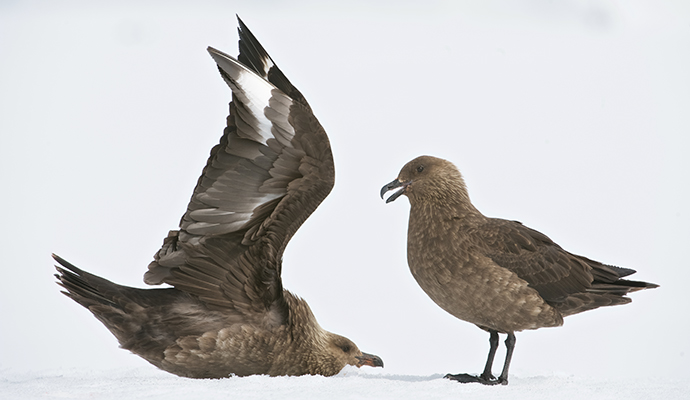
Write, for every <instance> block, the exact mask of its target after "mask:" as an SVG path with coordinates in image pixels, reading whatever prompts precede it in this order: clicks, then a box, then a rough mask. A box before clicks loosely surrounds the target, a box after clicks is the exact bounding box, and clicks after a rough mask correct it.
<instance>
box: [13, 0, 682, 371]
mask: <svg viewBox="0 0 690 400" xmlns="http://www.w3.org/2000/svg"><path fill="white" fill-rule="evenodd" d="M245 3H246V4H245ZM190 4H191V3H190ZM193 4H194V5H193V6H191V5H186V4H185V3H181V2H147V3H146V5H140V4H139V2H135V1H119V2H108V3H106V2H102V3H95V5H94V3H93V2H79V1H64V2H48V1H2V2H0V184H1V185H2V186H1V188H2V196H1V197H0V209H2V210H3V214H4V215H3V219H2V220H3V224H2V231H1V233H0V250H2V253H1V254H2V266H1V267H0V268H2V270H1V271H2V280H1V281H0V315H1V316H2V318H1V319H0V375H1V374H3V373H5V374H10V371H11V374H16V373H28V374H29V375H30V376H33V375H31V374H39V375H40V374H41V372H40V371H56V370H57V371H61V370H64V369H76V371H79V370H83V371H99V370H110V369H112V368H116V369H117V368H122V369H124V370H135V369H138V368H143V370H145V371H148V370H149V369H155V368H154V367H152V366H150V365H149V364H148V363H146V362H145V361H143V360H142V359H140V358H138V357H136V356H134V355H131V354H129V353H128V352H126V351H124V350H120V349H118V348H117V341H116V340H115V338H114V337H113V336H112V335H111V334H110V333H109V332H108V331H107V329H105V327H103V326H102V325H101V324H100V322H98V321H97V320H96V319H95V318H94V317H93V316H92V315H91V314H90V313H89V312H87V311H86V310H84V309H83V308H82V307H80V306H79V305H77V304H76V303H74V302H72V301H71V300H69V299H67V298H66V297H64V296H62V295H61V294H60V293H59V288H58V286H57V285H56V284H55V283H54V278H53V276H52V274H53V272H54V270H53V262H52V259H51V258H50V254H51V253H52V252H55V253H57V254H59V255H61V256H62V257H64V258H66V259H67V260H69V261H71V262H72V263H74V264H76V265H77V266H79V267H81V268H83V269H85V270H87V271H90V272H93V273H96V274H98V275H101V276H103V277H105V278H108V279H110V280H113V281H114V282H117V283H120V284H126V285H130V286H137V287H144V284H143V283H142V276H143V273H144V272H145V270H146V266H147V265H148V263H149V262H150V261H151V259H152V255H153V254H154V253H155V252H156V251H157V250H158V249H159V247H160V245H161V244H162V241H163V238H164V237H165V236H166V234H167V231H168V230H170V229H176V228H177V224H178V222H179V218H180V217H181V216H182V214H183V212H184V210H185V209H186V206H187V202H188V200H189V196H190V195H191V192H192V189H193V187H194V185H195V183H196V180H197V178H198V176H199V174H200V172H201V169H202V167H203V166H204V165H205V162H206V159H207V157H208V153H209V151H210V149H211V147H212V146H213V145H215V144H216V143H217V141H218V138H219V137H220V135H221V133H222V129H223V127H224V126H225V117H226V115H227V109H228V105H227V103H228V101H229V100H230V90H229V89H228V88H227V86H226V85H225V83H224V82H223V81H222V79H221V78H220V76H219V74H218V72H217V69H216V66H215V63H214V62H213V61H212V59H211V58H210V56H209V55H208V54H207V52H206V47H207V46H209V45H210V46H214V47H216V48H218V49H220V50H222V51H225V52H227V53H229V54H232V55H236V54H237V34H236V26H237V23H236V21H235V16H234V14H235V13H237V14H239V15H240V16H241V17H242V18H243V20H244V22H245V23H246V24H247V25H248V26H249V28H250V29H251V30H252V32H253V33H254V34H255V35H256V36H257V38H258V39H259V40H260V42H261V43H262V44H263V45H264V47H265V48H266V49H267V51H268V52H269V54H271V56H272V57H273V59H274V61H275V62H276V63H277V64H278V65H279V67H280V68H281V69H282V70H283V72H284V73H285V74H286V75H287V76H288V78H289V79H290V80H291V81H292V83H293V84H294V85H295V86H296V87H298V88H299V89H300V90H301V92H302V93H303V94H304V95H305V97H306V98H307V100H308V101H309V102H310V104H311V106H312V108H313V110H314V112H315V113H316V115H317V117H318V118H319V120H320V121H321V123H322V125H323V126H324V127H325V128H326V130H327V132H328V133H329V136H330V140H331V144H332V146H333V152H334V157H335V163H336V186H335V188H334V190H333V192H332V193H331V195H330V196H329V197H328V198H327V199H326V200H325V201H324V203H323V204H322V206H321V207H320V208H319V209H318V210H317V211H316V212H315V213H314V214H313V215H312V217H311V218H310V219H309V220H308V221H307V222H306V223H305V224H304V225H303V227H302V228H301V229H300V231H299V232H298V233H297V235H296V236H295V237H294V239H293V240H292V242H291V243H290V245H289V246H288V249H287V251H286V254H285V257H284V265H283V281H284V285H285V287H286V288H287V289H289V290H291V291H292V292H293V293H296V294H297V295H299V296H302V297H304V298H305V299H306V300H307V301H308V302H309V304H310V305H311V307H312V310H313V311H314V314H315V315H316V317H317V319H318V320H319V322H320V324H321V325H322V326H323V327H324V328H326V329H328V330H331V331H333V332H336V333H339V334H343V335H345V336H347V337H349V338H350V339H352V340H353V341H355V342H356V343H357V344H358V346H359V347H360V348H361V349H362V350H364V351H366V352H370V353H374V354H377V355H379V356H381V357H382V358H383V360H384V361H385V364H386V367H385V369H384V370H383V373H386V374H403V375H406V376H422V377H429V376H435V374H445V373H447V372H453V373H457V372H480V371H481V369H482V367H483V364H484V360H485V357H486V353H487V351H488V335H487V334H486V333H485V332H483V331H481V330H479V329H477V328H476V327H475V326H473V325H471V324H468V323H466V322H462V321H459V320H457V319H455V318H453V317H452V316H450V315H448V314H446V313H445V312H444V311H442V310H441V309H440V308H438V307H437V306H436V305H435V304H434V303H433V302H432V301H431V300H429V299H428V298H427V297H426V295H425V294H424V293H423V292H422V291H421V289H420V288H419V287H418V286H417V284H416V283H415V282H414V280H413V278H412V276H411V275H410V273H409V271H408V269H407V263H406V255H405V249H406V247H405V246H406V245H405V242H406V229H407V217H408V209H409V205H408V203H407V201H406V199H400V200H398V201H396V202H394V203H392V204H388V205H385V204H384V202H383V201H382V200H381V199H380V198H379V197H378V193H379V190H380V188H381V186H382V185H384V184H385V183H387V182H390V181H391V180H392V179H393V178H395V177H396V176H397V173H398V171H399V169H400V167H401V166H402V165H403V164H404V163H405V162H407V161H408V160H410V159H412V158H414V157H416V156H418V155H421V154H429V155H435V156H439V157H443V158H446V159H449V160H451V161H453V162H454V163H455V164H456V165H457V166H458V167H459V169H460V171H462V172H463V174H464V176H465V179H466V182H467V185H468V188H469V192H470V196H471V198H472V200H473V202H474V204H475V206H477V208H478V209H480V210H481V211H482V212H483V213H484V214H486V215H488V216H494V217H501V218H506V219H515V220H519V221H521V222H523V223H524V224H525V225H527V226H530V227H532V228H534V229H537V230H539V231H541V232H543V233H546V234H547V235H549V236H550V237H551V238H552V239H553V240H554V241H556V242H557V243H559V244H560V245H561V246H563V247H564V248H565V249H566V250H569V251H571V252H573V253H576V254H582V255H585V256H587V257H590V258H593V259H596V260H599V261H602V262H605V263H610V264H615V265H620V266H624V267H628V268H633V269H636V270H638V273H637V274H636V275H635V276H634V277H633V278H637V279H640V280H645V281H650V282H655V283H658V284H660V285H661V287H660V288H659V289H655V290H648V291H644V292H639V293H635V294H633V295H632V297H633V303H632V304H629V305H626V306H622V307H611V308H606V309H599V310H595V311H592V312H587V313H584V314H580V315H576V316H572V317H569V318H567V319H566V322H565V325H564V327H562V328H557V329H542V330H538V331H526V332H522V333H518V335H517V345H516V352H515V356H514V358H513V364H512V369H511V372H512V374H513V376H516V377H518V378H522V379H529V378H530V377H536V376H541V375H548V376H551V375H553V374H557V375H558V376H561V375H563V376H575V377H577V378H578V379H584V378H585V377H597V379H600V380H601V379H604V380H605V379H612V380H616V379H619V380H620V379H633V380H634V379H636V378H643V377H646V378H649V377H652V378H654V377H673V376H682V377H687V376H688V374H689V373H690V367H689V366H688V357H690V352H689V344H688V341H687V338H686V335H687V332H688V331H689V330H690V311H688V306H689V305H690V300H688V296H687V295H686V293H685V292H686V290H687V289H686V286H687V282H688V280H689V279H690V273H689V272H688V271H689V269H688V261H687V256H686V254H687V249H688V243H690V230H689V229H688V226H689V225H690V213H689V212H688V210H687V208H686V207H687V205H688V204H690V188H689V184H690V161H689V157H688V154H687V153H688V151H689V150H690V73H689V72H688V71H690V5H688V3H686V2H684V1H680V0H679V1H654V2H652V1H642V0H632V1H625V2H622V1H621V2H617V1H584V0H570V1H559V2H551V1H545V0H520V1H499V0H492V1H484V2H470V1H457V2H443V1H425V2H419V3H417V2H404V1H403V2H401V1H388V2H380V3H376V4H377V5H372V4H368V2H357V1H355V2H347V3H346V5H342V6H334V5H325V3H323V2H319V1H313V2H309V1H302V2H297V3H294V2H283V1H252V2H231V1H198V2H194V3H193ZM502 356H503V353H499V355H498V356H497V357H498V358H497V366H496V370H497V371H498V370H499V367H500V365H501V364H502ZM3 371H4V372H3ZM371 371H372V370H367V371H364V370H363V371H361V373H374V372H371ZM375 373H378V372H375ZM8 376H9V375H8ZM13 376H14V375H13ZM156 376H158V375H156ZM685 379H687V378H685ZM686 383H687V381H686Z"/></svg>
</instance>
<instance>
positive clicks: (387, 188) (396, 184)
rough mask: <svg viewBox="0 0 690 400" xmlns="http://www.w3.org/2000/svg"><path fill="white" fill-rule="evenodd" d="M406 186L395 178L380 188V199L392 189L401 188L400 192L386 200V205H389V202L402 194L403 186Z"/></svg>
mask: <svg viewBox="0 0 690 400" xmlns="http://www.w3.org/2000/svg"><path fill="white" fill-rule="evenodd" d="M406 185H407V184H406V183H403V182H400V181H399V180H398V179H397V178H396V179H393V181H392V182H390V183H387V184H385V185H383V187H382V188H381V199H383V195H384V194H386V192H389V191H391V190H393V189H397V188H399V187H403V189H402V190H399V191H397V192H395V193H393V194H392V195H391V196H390V197H389V198H388V199H386V204H388V203H390V202H391V201H394V200H395V199H397V198H398V197H400V195H401V194H403V192H404V189H405V188H404V186H406Z"/></svg>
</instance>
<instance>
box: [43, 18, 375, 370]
mask: <svg viewBox="0 0 690 400" xmlns="http://www.w3.org/2000/svg"><path fill="white" fill-rule="evenodd" d="M239 24H240V29H239V35H240V55H239V57H238V60H235V59H233V58H232V57H230V56H228V55H226V54H223V53H221V52H219V51H217V50H215V49H212V48H209V52H210V53H211V56H212V57H213V58H214V60H215V61H216V63H217V64H218V67H219V71H220V73H221V76H222V77H223V79H224V80H225V81H226V83H227V84H228V85H229V86H230V88H231V89H232V92H233V100H232V103H230V115H229V116H228V119H227V127H226V128H225V131H224V132H223V136H222V137H221V139H220V144H219V145H217V146H215V147H214V148H213V149H212V150H211V156H210V158H209V160H208V163H207V165H206V167H205V168H204V170H203V172H202V175H201V177H200V178H199V181H198V183H197V186H196V188H195V189H194V194H193V195H192V198H191V200H190V202H189V206H188V208H187V212H186V213H185V214H184V216H183V217H182V220H181V222H180V229H179V230H177V231H171V232H170V233H169V235H168V237H167V238H166V239H165V240H164V242H163V246H162V248H161V249H160V250H159V251H158V252H157V253H156V255H155V256H154V261H153V262H152V263H151V264H150V265H149V268H148V272H146V274H145V276H144V280H145V282H146V283H148V284H153V285H156V284H161V283H167V284H169V285H171V286H173V287H172V288H167V289H135V288H131V287H126V286H120V285H117V284H114V283H112V282H110V281H107V280H105V279H103V278H100V277H98V276H95V275H92V274H89V273H87V272H84V271H82V270H80V269H79V268H77V267H75V266H73V265H72V264H70V263H68V262H67V261H65V260H63V259H62V258H60V257H58V256H55V255H54V256H53V257H54V258H55V260H56V261H57V262H58V263H59V264H60V265H61V266H60V267H57V270H58V272H59V275H56V276H57V278H58V279H59V284H60V285H61V286H63V287H64V288H65V289H66V290H67V291H66V292H64V293H65V294H66V295H67V296H69V297H70V298H72V299H73V300H74V301H76V302H78V303H79V304H81V305H82V306H84V307H86V308H87V309H89V311H91V312H92V313H93V314H94V315H95V316H96V318H98V319H99V320H100V321H101V322H102V323H103V324H104V325H105V326H106V327H107V328H108V329H109V330H110V331H111V332H112V333H113V334H114V335H115V337H116V338H117V339H118V341H119V342H120V345H121V347H123V348H125V349H127V350H130V351H131V352H133V353H135V354H137V355H139V356H141V357H143V358H144V359H146V360H147V361H149V362H150V363H151V364H153V365H155V366H157V367H158V368H161V369H163V370H165V371H168V372H171V373H173V374H177V375H180V376H187V377H192V378H221V377H227V376H230V375H233V374H234V375H239V376H245V375H252V374H265V375H271V376H275V375H304V374H320V375H326V376H329V375H334V374H337V373H338V372H339V371H340V370H341V369H342V368H343V367H344V366H345V365H347V364H350V365H356V366H362V365H370V366H383V362H382V361H381V359H380V358H378V357H376V356H373V355H370V354H366V353H362V352H361V351H360V350H359V349H358V348H357V346H356V345H355V344H354V343H353V342H352V341H350V340H349V339H347V338H345V337H343V336H340V335H336V334H333V333H331V332H328V331H326V330H324V329H322V328H321V327H320V326H319V324H318V323H317V322H316V319H315V318H314V315H313V314H312V312H311V310H310V309H309V306H308V305H307V303H306V302H305V301H304V300H302V299H300V298H299V297H297V296H294V295H293V294H291V293H290V292H288V291H287V290H284V289H283V286H282V282H281V277H280V275H281V263H282V256H283V252H284V250H285V247H286V246H287V243H288V241H289V240H290V238H291V237H292V236H293V234H294V233H295V232H296V231H297V229H298V228H299V227H300V225H302V223H303V222H304V221H305V220H306V219H307V217H308V216H309V215H310V214H311V213H312V212H313V211H314V210H315V209H316V207H317V206H318V205H319V204H320V203H321V201H322V200H323V199H324V198H325V197H326V196H327V195H328V193H329V192H330V190H331V188H332V187H333V181H334V166H333V157H332V154H331V148H330V144H329V141H328V137H327V136H326V132H325V131H324V129H323V128H322V127H321V125H320V124H319V122H318V120H317V119H316V117H315V116H314V115H313V114H312V111H311V108H310V107H309V105H308V104H307V102H306V100H305V99H304V97H303V96H302V94H301V93H300V92H299V91H298V90H297V89H296V88H295V87H294V86H292V84H291V83H290V82H289V81H288V80H287V78H286V77H285V76H284V75H283V73H282V72H281V71H280V70H279V69H278V68H277V66H276V65H275V63H273V60H271V58H270V57H269V56H268V54H267V53H266V51H265V50H264V49H263V47H262V46H261V45H260V44H259V42H258V41H257V40H256V38H255V37H254V36H253V35H252V34H251V32H249V30H248V29H247V27H246V26H245V25H244V24H243V23H242V21H239Z"/></svg>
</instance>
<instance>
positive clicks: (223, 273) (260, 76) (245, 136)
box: [144, 21, 334, 320]
mask: <svg viewBox="0 0 690 400" xmlns="http://www.w3.org/2000/svg"><path fill="white" fill-rule="evenodd" d="M239 31H240V56H239V57H238V59H239V61H238V60H236V59H234V58H232V57H230V56H228V55H227V54H224V53H222V52H220V51H218V50H215V49H213V48H209V52H210V53H211V56H212V57H213V59H214V60H215V61H216V63H217V64H218V67H219V71H220V74H221V76H222V78H223V79H224V80H225V82H226V83H227V84H228V86H229V87H230V89H231V90H232V93H233V95H232V102H231V103H230V115H229V116H228V118H227V127H226V128H225V130H224V132H223V136H222V137H221V139H220V143H219V144H218V145H217V146H215V147H214V148H213V149H212V150H211V155H210V157H209V160H208V162H207V165H206V167H205V168H204V170H203V172H202V174H201V177H200V178H199V180H198V182H197V186H196V188H195V189H194V193H193V195H192V198H191V200H190V202H189V205H188V208H187V212H186V213H185V214H184V215H183V217H182V219H181V221H180V229H179V231H172V232H171V233H170V234H169V235H168V237H167V238H166V239H165V241H164V244H163V247H162V248H161V250H160V251H159V252H158V253H157V254H156V255H155V256H154V261H153V262H152V263H151V264H150V265H149V271H148V272H147V273H146V275H145V277H144V280H145V281H146V282H147V283H149V284H160V283H168V284H170V285H173V286H174V287H176V288H177V289H180V290H183V291H186V292H188V293H190V294H193V295H196V296H199V298H200V299H201V300H202V301H204V302H205V303H206V304H207V305H208V306H209V307H212V308H213V307H219V308H223V309H225V310H226V311H227V310H234V311H235V312H237V313H240V314H242V315H244V316H245V317H254V318H256V319H262V318H263V319H266V318H264V317H263V316H262V315H264V314H266V313H269V312H275V310H276V305H277V306H278V307H277V309H278V311H279V312H280V313H282V320H285V318H287V310H286V307H287V306H286V305H285V304H286V303H285V300H284V298H283V288H282V282H281V279H280V271H281V259H282V254H283V251H284V249H285V246H286V245H287V243H288V241H289V240H290V238H291V237H292V236H293V235H294V233H295V232H296V231H297V229H298V228H299V226H300V225H301V224H302V223H303V222H304V221H305V220H306V218H307V217H308V216H309V215H310V214H311V213H312V212H313V211H314V210H315V209H316V207H317V206H318V205H319V204H320V203H321V201H322V200H323V199H324V198H325V197H326V196H327V195H328V193H329V192H330V190H331V188H332V187H333V181H334V166H333V157H332V154H331V149H330V143H329V141H328V137H327V135H326V132H325V131H324V130H323V128H322V127H321V125H320V124H319V122H318V120H317V119H316V117H315V116H314V115H313V114H312V111H311V108H310V107H309V105H308V104H307V102H306V100H304V97H303V96H302V94H301V93H300V92H299V91H298V90H297V89H296V88H295V87H294V86H292V84H291V83H290V82H289V81H288V80H287V78H286V77H285V76H284V75H283V73H282V72H281V71H280V70H279V69H278V67H277V66H276V65H275V63H274V62H273V60H271V58H270V57H269V56H268V54H267V53H266V52H265V50H264V49H263V47H262V46H261V45H260V44H259V42H258V41H257V40H256V38H255V37H254V36H253V35H252V34H251V32H249V30H248V29H247V28H246V26H245V25H244V24H243V23H242V21H240V29H239ZM271 320H276V319H275V318H271ZM278 320H280V318H279V319H278Z"/></svg>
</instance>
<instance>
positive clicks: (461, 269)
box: [381, 156, 657, 384]
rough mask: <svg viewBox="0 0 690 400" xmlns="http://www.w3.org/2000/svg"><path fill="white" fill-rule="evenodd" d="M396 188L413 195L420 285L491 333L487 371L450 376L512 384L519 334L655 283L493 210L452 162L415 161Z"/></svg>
mask: <svg viewBox="0 0 690 400" xmlns="http://www.w3.org/2000/svg"><path fill="white" fill-rule="evenodd" d="M396 188H400V189H399V190H398V191H397V192H395V193H394V194H393V195H392V196H391V197H389V198H388V200H387V202H391V201H393V200H395V199H396V198H398V197H399V196H401V195H403V194H404V195H406V196H407V197H408V198H409V200H410V220H409V227H408V237H407V259H408V264H409V267H410V271H411V272H412V275H413V276H414V278H415V279H416V280H417V283H419V286H421V288H422V289H423V290H424V292H426V294H427V295H429V297H431V299H432V300H433V301H434V302H436V304H438V305H439V306H440V307H441V308H443V309H444V310H446V311H447V312H449V313H450V314H452V315H454V316H455V317H457V318H460V319H462V320H464V321H468V322H471V323H473V324H476V325H477V326H479V327H480V328H482V329H484V330H487V331H489V332H490V334H491V337H490V343H491V349H490V352H489V358H488V360H487V364H486V366H485V369H484V372H483V373H482V374H481V375H480V376H472V375H468V374H458V375H448V376H447V377H448V378H451V379H455V380H458V381H461V382H481V383H485V384H496V383H503V384H506V383H507V382H508V368H509V365H510V358H511V357H512V350H513V346H514V344H515V336H514V332H517V331H521V330H524V329H538V328H543V327H552V326H560V325H562V324H563V317H565V316H568V315H572V314H577V313H580V312H583V311H587V310H592V309H595V308H598V307H603V306H612V305H617V304H625V303H629V302H630V301H631V300H630V298H628V297H625V295H626V294H627V293H629V292H633V291H636V290H641V289H646V288H654V287H657V285H655V284H652V283H647V282H637V281H629V280H624V279H621V278H622V277H624V276H627V275H631V274H633V273H635V271H634V270H631V269H627V268H620V267H614V266H610V265H604V264H602V263H599V262H597V261H593V260H590V259H588V258H585V257H582V256H577V255H574V254H571V253H569V252H567V251H565V250H563V249H562V248H561V247H560V246H559V245H557V244H556V243H554V242H553V241H551V239H549V238H548V237H547V236H545V235H544V234H542V233H540V232H537V231H535V230H533V229H530V228H528V227H526V226H524V225H522V224H521V223H519V222H517V221H507V220H503V219H497V218H487V217H485V216H484V215H483V214H482V213H480V212H479V211H478V210H477V209H476V208H475V207H474V206H473V205H472V203H471V202H470V198H469V195H468V194H467V189H466V187H465V182H464V180H463V178H462V175H461V174H460V172H459V171H458V170H457V168H456V167H455V166H454V165H453V164H452V163H450V162H448V161H446V160H442V159H439V158H435V157H430V156H421V157H418V158H416V159H414V160H412V161H410V162H409V163H407V164H406V165H405V166H404V167H403V168H402V170H401V171H400V174H399V175H398V178H397V179H395V180H394V181H393V182H391V183H389V184H387V185H385V186H384V187H383V188H382V189H381V197H383V195H384V194H385V193H386V192H387V191H389V190H392V189H396ZM498 333H506V334H508V339H507V340H506V346H507V348H508V353H507V356H506V362H505V365H504V368H503V371H502V373H501V375H500V377H499V378H498V379H496V378H494V377H493V376H492V374H491V366H492V363H493V357H494V355H495V352H496V347H497V346H498Z"/></svg>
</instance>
